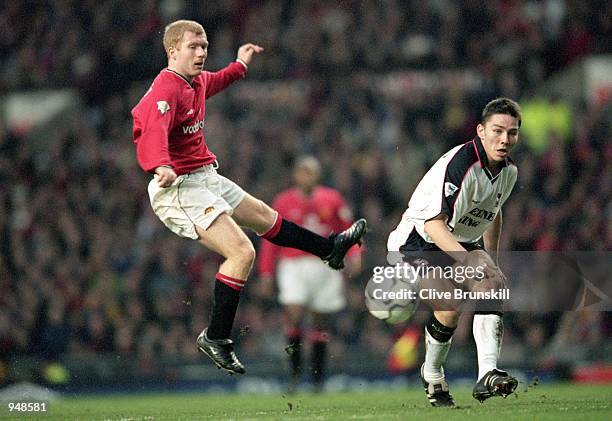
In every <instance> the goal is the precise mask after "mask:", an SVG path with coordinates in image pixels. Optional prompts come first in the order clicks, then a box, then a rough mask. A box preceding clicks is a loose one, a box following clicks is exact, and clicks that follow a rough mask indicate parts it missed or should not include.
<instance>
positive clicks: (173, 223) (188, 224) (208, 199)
mask: <svg viewBox="0 0 612 421" xmlns="http://www.w3.org/2000/svg"><path fill="white" fill-rule="evenodd" d="M148 191H149V200H150V202H151V207H152V208H153V212H155V215H157V217H158V218H159V219H160V220H161V221H162V222H163V223H164V225H165V226H166V227H168V228H169V229H170V230H171V231H172V232H174V233H175V234H177V235H179V236H181V237H186V238H192V239H194V240H197V239H198V238H199V236H198V233H197V232H196V229H195V227H196V225H197V226H199V227H200V228H202V229H208V227H209V226H210V224H212V223H213V221H214V220H215V219H216V218H217V217H218V216H219V215H221V214H222V213H227V214H229V215H231V214H232V213H233V212H234V209H236V207H237V206H238V205H239V204H240V202H242V199H244V197H245V195H246V192H245V191H244V190H243V189H242V188H241V187H240V186H238V185H237V184H236V183H234V182H233V181H231V180H229V179H227V178H225V177H223V176H222V175H219V174H217V170H216V167H215V166H214V165H212V164H211V165H206V166H204V167H202V168H201V169H199V170H196V171H194V172H191V173H189V174H183V175H180V176H178V177H177V178H176V180H174V183H172V185H170V186H168V187H166V188H162V187H159V185H158V184H157V176H154V177H153V179H152V180H151V181H150V182H149V187H148Z"/></svg>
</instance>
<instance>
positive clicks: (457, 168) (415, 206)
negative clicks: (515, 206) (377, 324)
mask: <svg viewBox="0 0 612 421" xmlns="http://www.w3.org/2000/svg"><path fill="white" fill-rule="evenodd" d="M520 125H521V110H520V107H519V105H518V104H517V103H516V102H515V101H513V100H511V99H508V98H497V99H495V100H493V101H491V102H489V103H488V104H487V105H486V107H485V108H484V110H483V111H482V118H481V121H480V124H478V126H477V128H476V136H475V137H474V139H472V140H471V141H469V142H466V143H464V144H463V145H459V146H456V147H454V148H453V149H451V150H450V151H448V152H447V153H445V154H444V155H442V157H441V158H440V159H439V160H438V161H437V162H436V163H435V164H434V165H433V167H432V168H431V169H430V170H429V171H428V172H427V173H426V174H425V176H424V177H423V179H422V180H421V181H420V183H419V184H418V186H417V188H416V190H415V191H414V193H413V194H412V197H411V198H410V202H409V205H408V209H406V211H405V212H404V215H403V216H402V220H401V222H400V224H399V225H398V227H397V228H396V229H395V230H394V231H393V232H392V233H391V234H390V236H389V240H388V243H387V248H388V250H389V251H390V252H401V253H402V254H403V255H404V256H406V257H408V260H410V259H413V260H412V261H413V262H414V261H418V263H420V264H425V265H436V266H451V265H453V264H455V265H463V266H465V267H472V269H473V270H474V271H476V269H477V267H478V266H483V267H487V268H488V271H487V274H488V275H489V276H488V277H486V278H485V279H482V280H480V281H478V280H472V282H471V288H473V290H475V289H480V290H487V289H498V288H501V287H503V285H504V276H503V274H502V273H501V272H500V271H499V269H498V268H497V266H496V264H495V263H494V262H493V260H492V259H491V258H490V257H489V255H488V253H497V251H498V243H499V237H500V233H501V227H502V214H501V207H502V206H503V204H504V202H505V201H506V199H508V197H509V196H510V193H511V191H512V188H513V187H514V184H515V182H516V179H517V168H516V166H515V165H514V163H513V162H512V161H511V160H510V158H509V154H510V152H511V151H512V149H513V148H514V146H515V145H516V143H517V142H518V135H519V127H520ZM483 247H484V248H483ZM473 273H476V272H473ZM427 282H429V284H427V283H426V284H425V287H426V286H431V285H434V286H435V285H440V283H439V282H438V280H427ZM436 282H438V283H436ZM466 285H467V283H466ZM428 304H430V305H431V306H432V308H433V310H434V311H433V314H432V316H431V319H430V321H429V322H428V323H427V326H426V328H425V345H426V355H425V362H424V364H423V366H422V367H421V379H422V381H423V385H424V387H425V391H426V393H427V397H428V399H429V401H430V403H431V404H432V405H433V406H453V405H454V400H453V398H452V396H451V394H450V392H449V388H448V383H447V382H446V379H445V376H444V370H443V368H442V365H443V363H444V361H445V360H446V356H447V354H448V351H449V349H450V345H451V339H452V335H453V332H454V331H455V328H456V327H457V321H458V319H459V314H460V311H459V310H460V305H459V306H455V305H450V306H449V307H445V306H444V305H441V304H446V303H440V302H429V303H428ZM486 304H487V305H480V306H477V308H476V312H475V314H474V322H473V334H474V339H475V341H476V346H477V350H478V382H477V384H476V386H475V387H474V390H473V396H474V398H476V399H478V400H479V401H481V402H482V401H484V400H485V399H487V398H489V397H491V396H496V395H500V396H507V395H509V394H510V393H512V392H513V391H514V389H515V388H516V386H517V380H516V379H515V378H514V377H512V376H510V375H509V374H508V373H507V372H505V371H502V370H500V369H498V368H497V360H498V357H499V351H500V347H501V341H502V336H503V321H502V313H501V310H502V308H501V302H494V301H493V302H488V303H486Z"/></svg>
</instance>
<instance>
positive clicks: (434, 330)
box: [425, 313, 456, 342]
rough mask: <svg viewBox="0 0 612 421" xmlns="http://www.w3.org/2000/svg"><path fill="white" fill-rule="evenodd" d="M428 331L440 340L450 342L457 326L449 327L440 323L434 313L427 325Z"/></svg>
mask: <svg viewBox="0 0 612 421" xmlns="http://www.w3.org/2000/svg"><path fill="white" fill-rule="evenodd" d="M425 328H426V329H427V332H429V334H430V335H431V336H432V338H434V339H435V340H436V341H438V342H448V341H449V340H450V338H452V336H453V333H455V329H456V326H455V327H448V326H445V325H443V324H442V323H440V321H438V319H436V316H435V315H434V314H433V313H432V315H431V318H430V319H429V322H428V323H427V325H426V326H425Z"/></svg>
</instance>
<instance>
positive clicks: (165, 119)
mask: <svg viewBox="0 0 612 421" xmlns="http://www.w3.org/2000/svg"><path fill="white" fill-rule="evenodd" d="M245 73H246V68H245V66H244V65H243V64H242V63H240V62H234V63H231V64H230V65H228V66H227V67H225V68H223V69H221V70H220V71H218V72H202V73H201V74H200V75H199V76H197V77H195V78H194V79H193V82H192V83H189V82H188V81H187V79H185V78H183V77H182V76H181V75H179V74H178V73H176V72H173V71H172V70H168V69H163V70H162V71H161V72H160V73H159V75H157V77H156V78H155V80H154V81H153V84H152V85H151V88H149V90H148V91H147V93H146V94H145V95H144V97H142V99H141V100H140V102H139V103H138V104H137V105H136V106H135V107H134V109H133V110H132V117H133V119H134V129H133V134H134V143H136V155H137V157H138V163H139V164H140V166H141V167H142V169H143V170H145V171H147V172H154V171H155V168H157V167H159V166H161V165H169V166H171V167H172V168H173V169H174V171H175V172H176V174H177V175H181V174H186V173H188V172H191V171H193V170H195V169H196V168H199V167H201V166H203V165H208V164H211V163H213V162H214V161H215V158H216V157H215V155H214V154H213V153H212V152H211V151H210V150H209V149H208V146H206V140H205V139H204V131H203V128H204V125H205V115H206V104H205V101H206V99H207V98H210V97H211V96H213V95H215V94H216V93H218V92H220V91H222V90H223V89H225V88H226V87H227V86H229V85H230V84H231V83H232V82H234V81H235V80H237V79H241V78H243V77H244V75H245Z"/></svg>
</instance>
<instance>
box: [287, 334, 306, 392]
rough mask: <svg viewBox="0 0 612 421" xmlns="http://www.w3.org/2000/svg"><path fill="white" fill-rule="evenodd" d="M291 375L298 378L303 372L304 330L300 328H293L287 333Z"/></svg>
mask: <svg viewBox="0 0 612 421" xmlns="http://www.w3.org/2000/svg"><path fill="white" fill-rule="evenodd" d="M285 350H286V351H287V354H288V355H289V365H290V367H291V376H292V377H293V378H294V379H296V380H297V378H298V377H299V376H300V374H301V372H302V332H301V331H300V330H299V329H291V330H290V332H289V333H288V334H287V347H286V348H285Z"/></svg>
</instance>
